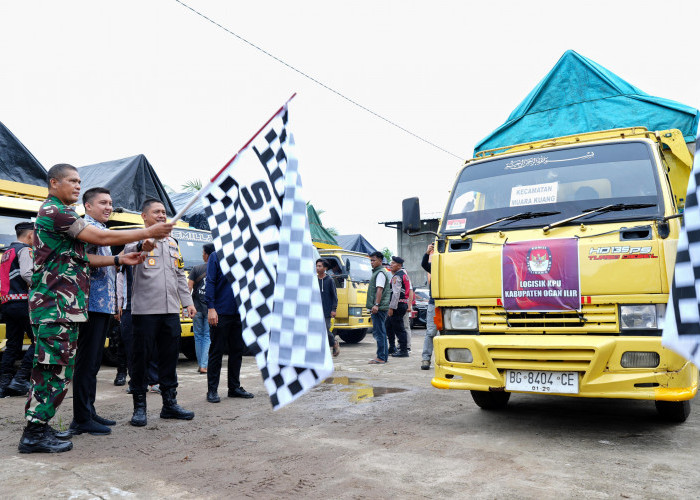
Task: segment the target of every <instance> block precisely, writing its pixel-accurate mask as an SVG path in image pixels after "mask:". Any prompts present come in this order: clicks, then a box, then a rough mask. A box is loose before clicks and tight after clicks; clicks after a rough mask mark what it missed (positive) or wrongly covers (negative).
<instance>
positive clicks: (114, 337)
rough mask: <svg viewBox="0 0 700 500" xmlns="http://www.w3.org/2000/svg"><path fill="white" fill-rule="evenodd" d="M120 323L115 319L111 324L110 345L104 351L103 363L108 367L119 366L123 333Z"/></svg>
mask: <svg viewBox="0 0 700 500" xmlns="http://www.w3.org/2000/svg"><path fill="white" fill-rule="evenodd" d="M119 328H120V326H119V322H117V321H115V320H114V319H113V318H112V319H111V320H110V322H109V331H108V332H107V338H108V339H109V345H108V346H107V347H105V348H104V350H103V351H102V362H103V363H104V364H106V365H107V366H119V355H118V345H119V342H121V332H120V330H119Z"/></svg>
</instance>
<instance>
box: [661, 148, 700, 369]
mask: <svg viewBox="0 0 700 500" xmlns="http://www.w3.org/2000/svg"><path fill="white" fill-rule="evenodd" d="M699 148H700V136H698V140H696V141H695V160H694V162H693V171H692V172H691V174H690V179H689V180H688V192H687V196H686V200H685V210H684V212H683V224H682V227H681V234H680V236H679V237H678V253H677V257H676V267H675V270H674V271H675V272H674V278H673V286H672V288H671V292H670V293H669V300H668V307H667V309H666V316H665V319H664V330H663V336H662V339H661V342H662V344H663V345H664V346H666V347H668V348H670V349H672V350H674V351H676V352H677V353H679V354H681V355H682V356H684V357H685V358H687V359H688V360H690V361H692V362H693V363H694V364H695V366H699V367H700V301H699V300H698V298H699V297H700V205H698V198H700V151H698V150H699Z"/></svg>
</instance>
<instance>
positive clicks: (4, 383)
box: [0, 373, 12, 398]
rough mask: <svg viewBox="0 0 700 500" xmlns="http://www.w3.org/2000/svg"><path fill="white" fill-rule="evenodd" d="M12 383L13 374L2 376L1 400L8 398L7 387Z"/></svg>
mask: <svg viewBox="0 0 700 500" xmlns="http://www.w3.org/2000/svg"><path fill="white" fill-rule="evenodd" d="M10 382H12V374H11V373H3V374H2V375H0V398H6V397H7V396H9V394H8V393H7V386H8V385H10Z"/></svg>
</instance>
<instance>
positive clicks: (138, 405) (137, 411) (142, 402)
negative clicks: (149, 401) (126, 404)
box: [129, 392, 147, 427]
mask: <svg viewBox="0 0 700 500" xmlns="http://www.w3.org/2000/svg"><path fill="white" fill-rule="evenodd" d="M132 397H133V398H134V415H133V416H132V417H131V420H130V421H129V423H130V424H131V425H134V426H136V427H143V426H144V425H146V421H147V417H146V393H145V392H144V393H141V394H136V393H134V394H132Z"/></svg>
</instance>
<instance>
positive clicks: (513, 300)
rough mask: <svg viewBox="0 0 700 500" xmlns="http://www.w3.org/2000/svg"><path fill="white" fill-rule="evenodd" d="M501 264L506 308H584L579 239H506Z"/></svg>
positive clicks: (544, 309)
mask: <svg viewBox="0 0 700 500" xmlns="http://www.w3.org/2000/svg"><path fill="white" fill-rule="evenodd" d="M502 267H503V268H502V273H501V275H502V300H503V307H504V308H505V309H506V310H507V311H524V312H552V311H580V310H581V280H580V273H579V260H578V240H577V239H575V238H557V239H551V240H531V241H520V242H517V243H507V244H505V245H503V255H502Z"/></svg>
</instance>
